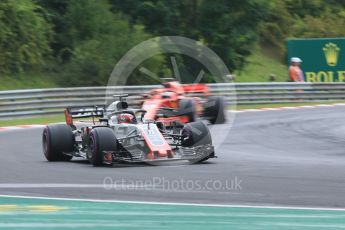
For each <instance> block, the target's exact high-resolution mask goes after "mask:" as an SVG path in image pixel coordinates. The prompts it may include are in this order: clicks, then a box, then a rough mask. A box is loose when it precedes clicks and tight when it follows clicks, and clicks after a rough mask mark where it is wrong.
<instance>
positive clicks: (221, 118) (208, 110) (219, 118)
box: [204, 96, 226, 124]
mask: <svg viewBox="0 0 345 230" xmlns="http://www.w3.org/2000/svg"><path fill="white" fill-rule="evenodd" d="M204 116H205V117H207V118H208V120H209V121H210V122H211V124H223V123H224V122H225V120H226V118H225V101H224V97H221V96H211V97H209V98H208V100H207V102H206V104H205V108H204Z"/></svg>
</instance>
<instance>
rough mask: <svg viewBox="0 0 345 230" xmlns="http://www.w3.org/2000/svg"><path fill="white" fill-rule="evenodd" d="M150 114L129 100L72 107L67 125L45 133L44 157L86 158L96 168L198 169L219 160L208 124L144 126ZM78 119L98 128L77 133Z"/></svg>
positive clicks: (50, 127)
mask: <svg viewBox="0 0 345 230" xmlns="http://www.w3.org/2000/svg"><path fill="white" fill-rule="evenodd" d="M145 113H146V111H145V110H136V109H128V104H127V102H126V101H124V100H123V96H121V97H120V100H119V101H115V102H113V103H112V104H111V105H110V106H108V107H105V106H84V107H69V108H67V109H66V110H65V116H66V124H56V125H48V126H47V127H46V128H45V129H44V131H43V137H42V142H43V151H44V155H45V157H46V158H47V160H48V161H68V160H71V159H72V157H81V158H85V159H88V160H89V161H90V163H91V164H92V165H94V166H102V165H112V164H113V163H114V162H148V163H150V162H152V163H155V162H161V161H171V160H188V161H190V162H192V163H196V162H201V161H205V160H207V159H209V158H213V157H215V154H214V147H213V146H212V139H211V134H210V131H209V129H208V127H207V126H206V125H205V124H204V123H203V122H201V121H197V122H192V123H188V124H184V125H182V124H181V123H179V122H178V121H176V122H174V121H173V122H172V124H171V125H170V126H165V125H164V124H163V123H161V122H159V121H153V120H144V117H145ZM76 118H78V119H82V118H92V122H89V123H84V124H81V125H79V124H78V127H79V126H80V128H77V126H76V125H74V124H73V119H76ZM95 119H98V121H97V122H96V121H95Z"/></svg>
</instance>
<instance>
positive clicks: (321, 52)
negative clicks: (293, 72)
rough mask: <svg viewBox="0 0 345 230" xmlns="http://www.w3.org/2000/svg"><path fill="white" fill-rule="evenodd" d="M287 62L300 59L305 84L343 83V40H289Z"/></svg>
mask: <svg viewBox="0 0 345 230" xmlns="http://www.w3.org/2000/svg"><path fill="white" fill-rule="evenodd" d="M287 51H288V61H289V64H290V59H291V57H299V58H301V59H302V61H303V62H302V65H301V69H302V70H303V73H304V78H305V81H307V82H345V38H325V39H291V40H288V41H287Z"/></svg>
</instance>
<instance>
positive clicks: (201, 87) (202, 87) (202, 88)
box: [182, 84, 210, 96]
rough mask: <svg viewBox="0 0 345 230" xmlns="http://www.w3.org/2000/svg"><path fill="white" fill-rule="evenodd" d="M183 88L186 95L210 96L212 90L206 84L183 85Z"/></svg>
mask: <svg viewBox="0 0 345 230" xmlns="http://www.w3.org/2000/svg"><path fill="white" fill-rule="evenodd" d="M182 88H183V90H184V92H185V93H202V94H204V96H209V95H210V89H209V87H208V85H206V84H183V85H182Z"/></svg>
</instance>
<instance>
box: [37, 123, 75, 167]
mask: <svg viewBox="0 0 345 230" xmlns="http://www.w3.org/2000/svg"><path fill="white" fill-rule="evenodd" d="M74 143H75V137H74V134H73V132H72V129H71V127H70V126H68V125H65V124H58V125H48V126H47V127H45V128H44V130H43V134H42V145H43V153H44V155H45V157H46V158H47V160H48V161H69V160H71V159H72V156H71V155H66V154H65V153H72V152H73V151H74Z"/></svg>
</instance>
